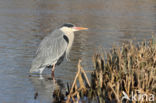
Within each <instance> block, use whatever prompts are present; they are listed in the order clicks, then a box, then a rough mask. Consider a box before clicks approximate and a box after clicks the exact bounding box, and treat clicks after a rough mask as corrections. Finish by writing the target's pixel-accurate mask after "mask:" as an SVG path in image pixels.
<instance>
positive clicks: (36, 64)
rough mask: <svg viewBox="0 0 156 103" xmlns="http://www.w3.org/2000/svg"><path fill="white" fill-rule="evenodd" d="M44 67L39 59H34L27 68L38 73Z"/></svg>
mask: <svg viewBox="0 0 156 103" xmlns="http://www.w3.org/2000/svg"><path fill="white" fill-rule="evenodd" d="M44 69H45V67H42V66H41V65H40V62H39V61H36V59H35V60H34V61H33V62H32V65H31V68H30V70H29V72H30V73H38V72H39V73H40V74H42V71H43V70H44Z"/></svg>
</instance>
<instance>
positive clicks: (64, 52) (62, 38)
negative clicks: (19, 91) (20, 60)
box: [30, 23, 88, 76]
mask: <svg viewBox="0 0 156 103" xmlns="http://www.w3.org/2000/svg"><path fill="white" fill-rule="evenodd" d="M87 29H88V28H84V27H76V26H74V25H73V24H70V23H67V24H63V25H62V26H61V27H59V28H58V29H56V30H54V31H53V32H52V33H50V34H49V35H47V36H46V37H45V38H44V39H43V40H42V41H41V43H40V45H39V47H38V49H37V51H36V56H35V58H34V60H33V61H32V65H31V68H30V73H33V72H40V74H42V72H43V70H44V69H45V68H46V67H51V68H52V69H51V74H52V76H54V70H55V66H56V65H59V64H60V63H61V62H62V61H63V59H64V57H66V59H68V55H69V51H70V49H71V47H72V44H73V40H74V32H75V31H80V30H87Z"/></svg>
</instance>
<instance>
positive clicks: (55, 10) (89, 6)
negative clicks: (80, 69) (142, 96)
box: [0, 0, 156, 103]
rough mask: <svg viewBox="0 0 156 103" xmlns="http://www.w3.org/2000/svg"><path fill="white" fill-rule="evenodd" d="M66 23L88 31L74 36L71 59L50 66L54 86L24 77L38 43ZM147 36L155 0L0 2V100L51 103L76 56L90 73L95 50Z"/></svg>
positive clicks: (154, 27) (154, 22)
mask: <svg viewBox="0 0 156 103" xmlns="http://www.w3.org/2000/svg"><path fill="white" fill-rule="evenodd" d="M67 22H70V23H73V24H75V25H78V26H84V27H88V28H89V31H82V32H77V33H76V34H75V36H76V37H75V41H74V44H73V48H72V50H71V53H70V54H71V56H70V59H71V61H70V62H67V61H65V62H64V63H63V64H61V65H60V66H58V67H57V68H56V71H55V77H56V80H57V81H59V82H57V83H54V81H52V80H48V79H43V80H39V78H38V77H28V71H29V68H30V65H31V61H32V59H33V56H34V54H35V51H36V49H37V46H38V44H39V42H40V41H41V40H42V39H43V37H44V36H46V35H47V34H48V33H49V32H50V31H52V30H53V29H55V28H56V27H58V26H60V25H61V24H63V23H67ZM152 32H154V33H155V32H156V1H155V0H140V1H138V0H96V1H95V0H85V1H84V0H75V1H73V0H0V66H1V67H0V102H1V103H51V102H52V101H53V98H52V93H53V90H54V88H56V87H57V86H58V84H62V86H63V85H64V86H66V82H71V81H72V78H73V77H74V75H75V72H76V71H77V69H76V64H77V62H78V59H79V58H82V60H83V65H84V67H85V68H84V69H85V70H91V69H92V66H91V58H92V55H93V54H94V52H95V50H96V48H97V47H99V46H100V47H103V48H110V47H111V46H112V45H113V44H116V45H118V44H121V43H122V42H123V41H124V40H129V39H133V40H135V41H142V40H144V39H149V38H151V34H152ZM47 73H48V71H45V74H47ZM36 92H38V97H37V99H36V100H34V94H35V93H36Z"/></svg>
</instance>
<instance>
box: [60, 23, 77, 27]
mask: <svg viewBox="0 0 156 103" xmlns="http://www.w3.org/2000/svg"><path fill="white" fill-rule="evenodd" d="M62 27H74V25H73V24H70V23H68V24H63V25H62Z"/></svg>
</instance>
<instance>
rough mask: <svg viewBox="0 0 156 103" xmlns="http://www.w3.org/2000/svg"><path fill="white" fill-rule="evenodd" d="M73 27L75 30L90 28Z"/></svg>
mask: <svg viewBox="0 0 156 103" xmlns="http://www.w3.org/2000/svg"><path fill="white" fill-rule="evenodd" d="M73 29H75V31H80V30H88V28H84V27H73Z"/></svg>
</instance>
